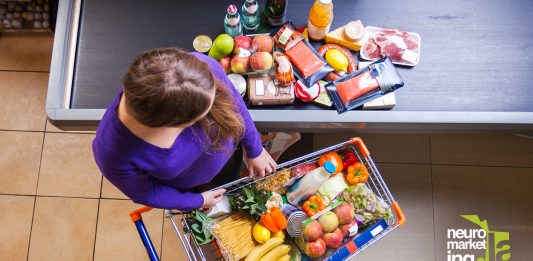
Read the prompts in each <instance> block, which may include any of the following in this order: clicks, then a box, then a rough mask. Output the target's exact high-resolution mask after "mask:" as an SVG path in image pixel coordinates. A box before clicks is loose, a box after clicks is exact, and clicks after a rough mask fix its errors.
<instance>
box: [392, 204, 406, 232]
mask: <svg viewBox="0 0 533 261" xmlns="http://www.w3.org/2000/svg"><path fill="white" fill-rule="evenodd" d="M392 209H393V210H394V213H396V217H398V221H397V222H396V223H397V224H399V225H400V226H403V225H405V222H407V220H406V219H405V215H404V214H403V211H402V208H400V204H398V202H396V201H394V202H393V203H392Z"/></svg>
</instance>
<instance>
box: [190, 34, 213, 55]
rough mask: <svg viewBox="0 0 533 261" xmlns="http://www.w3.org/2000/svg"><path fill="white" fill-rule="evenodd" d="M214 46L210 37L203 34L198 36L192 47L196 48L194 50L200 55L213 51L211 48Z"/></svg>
mask: <svg viewBox="0 0 533 261" xmlns="http://www.w3.org/2000/svg"><path fill="white" fill-rule="evenodd" d="M212 45H213V41H212V40H211V38H209V36H207V35H205V34H201V35H198V36H196V38H194V40H193V42H192V46H193V47H194V50H196V51H197V52H200V53H206V52H207V51H209V49H211V46H212Z"/></svg>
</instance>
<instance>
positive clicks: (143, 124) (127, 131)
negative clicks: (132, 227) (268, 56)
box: [93, 48, 276, 210]
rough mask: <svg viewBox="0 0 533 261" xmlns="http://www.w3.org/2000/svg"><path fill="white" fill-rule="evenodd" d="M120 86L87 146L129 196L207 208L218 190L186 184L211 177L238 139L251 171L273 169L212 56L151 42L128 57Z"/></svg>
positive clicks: (186, 207) (241, 104)
mask: <svg viewBox="0 0 533 261" xmlns="http://www.w3.org/2000/svg"><path fill="white" fill-rule="evenodd" d="M122 85H123V88H120V89H119V91H118V93H117V96H116V97H115V99H114V100H113V102H112V103H111V105H109V107H108V108H107V111H106V113H105V114H104V116H103V118H102V121H101V122H100V125H99V126H98V129H97V131H96V138H95V139H94V141H93V152H94V157H95V160H96V163H97V165H98V167H99V168H100V170H101V171H102V173H103V175H104V176H105V177H106V178H107V179H108V180H109V181H110V182H111V183H113V184H114V185H115V186H116V187H118V188H119V189H120V190H121V191H122V192H123V193H124V194H126V195H127V196H128V197H130V198H131V199H132V200H133V201H134V202H136V203H139V204H144V205H147V206H151V207H155V208H164V209H180V210H191V209H194V208H199V207H203V208H209V207H211V206H212V205H214V204H216V203H217V202H219V201H220V200H221V199H222V195H223V194H224V192H225V190H224V189H219V190H216V191H206V192H203V193H195V192H193V191H191V189H193V188H195V187H197V186H200V185H203V184H206V183H208V182H210V181H211V180H212V179H213V178H214V177H215V176H216V175H217V173H219V172H220V171H221V170H222V169H223V167H224V165H225V164H226V162H227V161H228V160H229V159H230V157H231V156H232V154H233V152H234V151H235V150H236V148H237V146H238V143H240V144H242V146H243V147H244V150H245V155H246V156H247V161H248V171H249V174H250V176H252V175H253V174H254V173H258V175H259V176H264V175H265V174H270V173H271V172H273V171H274V170H275V169H276V163H275V162H274V160H273V159H272V158H271V157H270V155H269V154H268V153H267V152H266V151H265V149H264V148H263V147H262V145H261V139H260V137H259V133H258V132H257V130H256V128H255V125H254V123H253V121H252V119H251V117H250V114H249V113H248V110H247V109H246V106H245V105H244V102H243V101H242V98H241V97H240V95H239V94H238V93H237V91H236V90H235V88H234V87H233V85H232V84H231V82H230V81H229V79H228V78H227V77H226V74H225V73H224V71H223V69H222V67H221V66H220V65H219V63H218V62H217V61H216V60H214V59H212V58H210V57H208V56H205V55H203V54H200V53H186V52H183V51H181V50H179V49H177V48H164V49H154V50H151V51H148V52H146V53H144V54H141V55H140V56H138V57H137V58H136V59H135V61H134V62H133V63H132V64H131V65H130V67H129V70H128V72H127V73H126V75H125V76H124V78H123V80H122ZM234 158H235V157H234ZM239 160H240V159H239ZM235 174H236V173H235Z"/></svg>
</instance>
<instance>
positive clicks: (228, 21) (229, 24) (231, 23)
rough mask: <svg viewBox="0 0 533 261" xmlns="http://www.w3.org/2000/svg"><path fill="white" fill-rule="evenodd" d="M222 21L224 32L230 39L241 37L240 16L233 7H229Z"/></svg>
mask: <svg viewBox="0 0 533 261" xmlns="http://www.w3.org/2000/svg"><path fill="white" fill-rule="evenodd" d="M227 11H228V12H227V14H226V18H225V19H224V31H226V33H227V34H229V35H231V37H235V36H237V35H242V25H241V16H240V15H239V13H237V7H236V6H235V5H229V6H228V9H227Z"/></svg>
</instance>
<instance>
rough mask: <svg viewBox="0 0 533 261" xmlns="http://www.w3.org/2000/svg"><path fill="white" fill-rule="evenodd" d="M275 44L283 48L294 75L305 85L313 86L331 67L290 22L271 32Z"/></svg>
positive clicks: (330, 70) (331, 69)
mask: <svg viewBox="0 0 533 261" xmlns="http://www.w3.org/2000/svg"><path fill="white" fill-rule="evenodd" d="M272 37H273V38H274V42H275V43H276V46H277V47H278V48H280V49H281V50H283V52H284V54H285V55H286V56H287V57H289V60H290V61H291V63H292V65H293V66H294V73H295V74H296V77H297V78H298V79H300V80H301V81H302V82H304V83H305V85H307V86H313V85H314V84H315V83H317V82H318V81H319V80H320V79H322V78H324V77H325V76H326V75H328V74H329V73H330V72H332V71H333V68H332V67H331V66H330V65H329V64H328V63H327V62H326V60H325V59H324V58H323V57H322V56H320V55H319V54H318V52H317V51H316V50H315V48H313V46H311V44H309V42H308V41H307V40H305V39H304V38H303V37H301V35H300V33H298V31H297V30H296V28H295V27H294V25H293V24H292V23H291V22H287V23H286V24H284V25H283V26H281V27H280V28H278V29H276V30H275V31H274V32H272Z"/></svg>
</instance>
